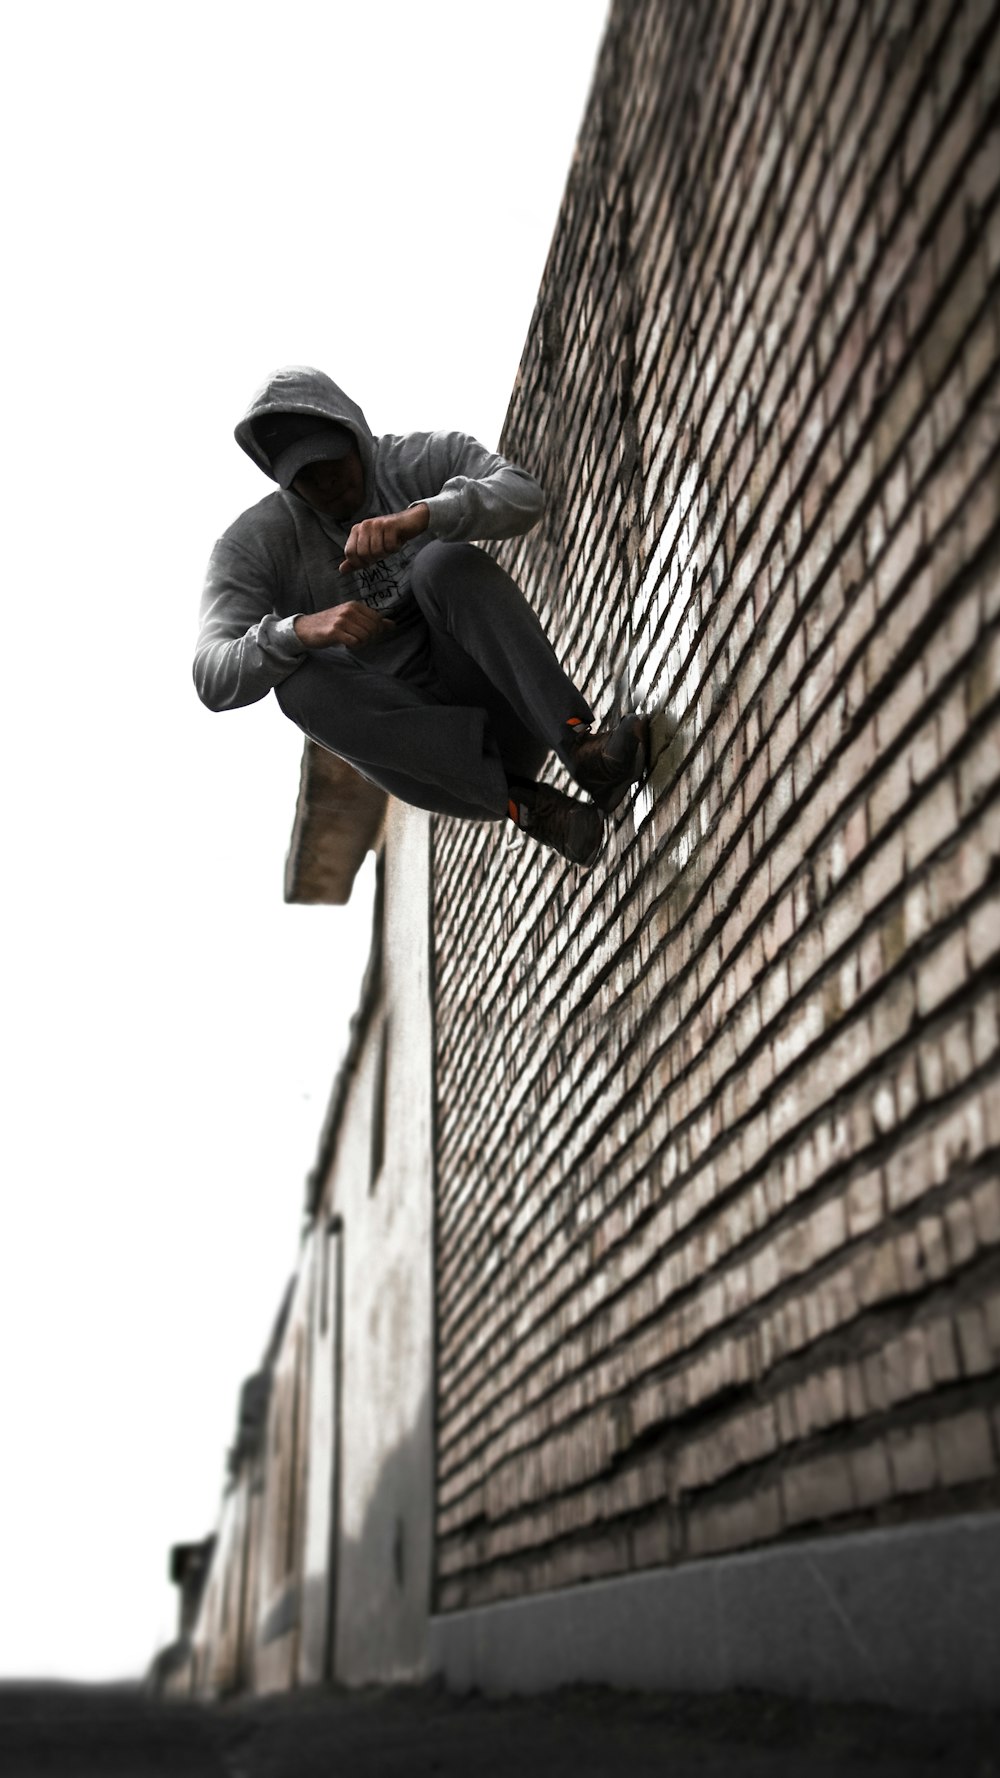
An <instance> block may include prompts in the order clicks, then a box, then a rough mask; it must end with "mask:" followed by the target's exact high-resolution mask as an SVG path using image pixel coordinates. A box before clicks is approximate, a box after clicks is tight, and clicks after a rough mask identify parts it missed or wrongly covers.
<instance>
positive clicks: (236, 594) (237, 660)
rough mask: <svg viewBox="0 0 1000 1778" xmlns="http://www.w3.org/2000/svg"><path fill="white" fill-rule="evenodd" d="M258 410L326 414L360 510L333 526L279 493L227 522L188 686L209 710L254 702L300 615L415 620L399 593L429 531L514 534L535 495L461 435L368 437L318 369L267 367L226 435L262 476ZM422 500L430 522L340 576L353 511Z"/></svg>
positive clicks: (356, 411) (284, 664)
mask: <svg viewBox="0 0 1000 1778" xmlns="http://www.w3.org/2000/svg"><path fill="white" fill-rule="evenodd" d="M269 413H283V414H285V413H296V414H315V415H316V417H317V419H322V420H336V421H337V422H338V423H339V424H340V425H341V426H346V427H348V428H349V429H350V431H351V432H352V433H353V434H354V437H355V439H356V440H357V445H358V450H359V451H360V453H361V461H362V463H363V465H364V471H365V497H364V503H363V505H362V507H361V509H360V510H359V511H358V512H356V513H355V514H353V515H352V518H351V520H350V522H349V523H347V524H346V525H341V524H338V523H337V521H336V520H335V519H332V518H329V517H327V516H326V514H320V513H318V512H316V511H315V509H314V508H313V507H311V506H309V505H308V504H307V503H306V501H304V500H300V499H299V497H298V495H297V494H293V493H291V492H288V493H285V492H281V491H279V492H278V493H275V494H268V495H267V496H266V498H265V499H263V500H261V501H259V502H258V504H257V505H256V506H251V507H250V509H249V510H248V511H247V512H244V513H242V514H241V515H240V517H239V518H238V519H237V520H236V523H235V524H233V525H230V527H229V530H228V531H226V533H225V534H224V536H223V537H221V538H220V539H219V542H218V543H217V544H216V546H215V549H214V550H213V552H212V559H211V562H210V563H209V569H208V579H207V582H206V586H205V592H204V595H203V598H202V606H201V633H200V635H199V639H198V647H197V650H196V653H195V660H194V680H195V685H196V686H197V688H198V695H199V697H200V698H201V700H202V702H203V703H205V704H207V705H208V707H209V709H211V710H232V709H236V708H237V707H238V706H239V705H241V704H253V703H256V702H257V700H258V698H262V697H264V696H265V695H266V693H267V692H269V691H270V690H271V688H272V687H273V686H275V685H278V684H280V682H281V681H282V680H283V679H286V678H287V677H288V675H289V673H292V672H294V671H295V668H296V667H298V666H300V665H301V663H302V661H303V660H304V659H305V656H306V652H307V651H306V650H305V649H304V648H303V646H302V644H301V642H300V641H299V639H298V637H297V636H296V634H295V631H294V628H293V621H294V619H295V618H296V617H297V616H298V615H299V613H300V612H310V611H323V610H326V609H327V608H328V607H329V606H331V605H339V604H342V603H343V602H344V601H345V600H348V599H364V600H365V602H366V603H367V604H369V605H372V606H373V607H374V608H375V609H377V610H378V611H380V612H382V613H384V614H385V615H387V616H390V617H392V618H393V619H394V620H395V621H396V622H397V623H400V622H402V623H404V624H405V623H407V622H416V621H418V618H419V614H418V613H417V612H416V607H415V604H414V601H413V598H412V595H411V593H410V592H409V574H410V568H411V566H412V562H413V558H414V556H415V555H416V554H417V552H418V551H419V550H420V549H422V548H423V547H424V545H425V544H426V543H428V542H429V541H430V540H431V539H432V538H436V537H437V538H443V539H444V540H445V541H447V542H456V543H458V542H471V541H475V540H483V539H486V538H491V537H516V536H519V535H520V534H521V533H522V532H524V531H530V529H531V527H532V525H534V524H536V523H537V521H538V519H539V517H540V516H541V512H542V507H543V504H544V497H543V495H542V491H541V489H540V488H539V486H538V483H537V482H535V481H534V480H533V479H532V477H531V476H530V475H528V474H527V472H526V471H525V470H523V469H518V468H516V466H515V465H514V464H512V463H508V462H506V461H505V459H504V458H503V457H500V456H497V455H496V453H495V452H493V451H488V450H486V448H485V446H483V445H481V444H479V443H477V441H476V440H475V439H474V438H469V437H468V435H467V434H466V433H464V432H409V433H406V434H404V435H402V436H395V435H393V434H391V433H390V434H386V435H385V436H384V437H382V438H375V437H373V435H372V432H371V429H370V427H369V426H368V422H367V421H366V419H365V416H364V414H363V413H362V412H361V409H360V408H359V407H358V406H357V404H356V403H355V402H353V401H351V400H350V399H349V398H348V397H347V396H346V395H345V394H344V393H343V391H342V390H340V389H338V387H337V385H336V383H334V382H332V381H331V379H330V378H329V377H327V376H324V375H323V373H322V371H318V370H310V369H308V368H307V367H306V366H302V365H293V366H291V367H290V368H289V369H286V370H280V371H277V372H276V374H275V375H274V376H273V377H271V378H270V380H269V381H268V382H267V383H265V385H264V387H263V389H261V390H260V391H259V393H258V394H257V395H256V396H255V397H254V399H253V401H252V402H251V404H250V406H249V408H248V409H247V412H246V414H245V415H244V417H243V419H242V420H241V421H240V423H239V425H238V426H237V428H236V440H237V443H238V444H240V445H241V446H242V448H243V449H244V450H245V451H246V453H247V455H248V456H249V457H252V458H253V460H254V462H255V463H256V464H257V465H258V467H259V468H260V469H263V471H264V473H265V474H266V475H270V473H271V469H270V464H269V462H268V460H267V458H266V456H265V455H264V453H263V452H262V451H261V449H260V446H259V445H258V443H257V440H256V438H255V437H254V433H253V430H252V424H253V421H254V420H255V419H257V418H259V417H260V416H262V415H264V414H269ZM418 501H425V502H426V504H427V507H428V510H429V512H430V524H429V526H428V528H427V530H426V531H425V532H424V533H423V535H422V536H421V537H418V538H416V539H415V540H414V541H413V542H411V543H407V544H405V545H404V547H403V548H402V549H401V550H400V551H399V552H398V553H397V554H396V555H394V556H389V557H387V558H386V560H385V561H384V562H377V563H374V564H373V565H372V566H371V567H370V568H367V569H361V570H358V571H357V572H356V573H354V574H350V575H347V574H340V573H339V572H338V567H339V564H340V562H341V561H342V560H343V555H344V545H345V543H346V541H347V536H348V533H349V531H350V529H351V525H352V524H353V523H355V522H356V521H357V520H359V519H364V518H375V517H378V516H379V515H380V514H383V513H392V512H401V511H402V510H403V509H404V508H406V507H408V506H413V505H415V504H416V503H417V502H418Z"/></svg>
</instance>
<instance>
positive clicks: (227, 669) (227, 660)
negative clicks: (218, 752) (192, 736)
mask: <svg viewBox="0 0 1000 1778" xmlns="http://www.w3.org/2000/svg"><path fill="white" fill-rule="evenodd" d="M294 622H295V619H294V617H280V618H279V617H278V616H277V615H276V614H275V610H274V597H273V592H272V590H271V585H270V579H269V576H268V573H267V568H266V564H264V563H262V562H260V561H258V560H257V559H256V558H255V557H253V556H251V555H250V554H249V553H248V552H247V551H246V550H244V549H241V548H240V546H239V545H238V544H236V543H233V542H232V541H231V540H230V539H229V538H227V537H223V538H222V540H221V541H220V542H219V543H217V544H216V546H215V549H214V550H213V552H212V559H211V561H210V563H209V565H208V578H207V580H206V583H205V591H204V594H203V595H202V602H201V632H200V635H199V637H198V646H197V649H196V650H195V657H194V682H195V685H196V687H197V690H198V696H199V697H200V699H201V701H202V703H203V704H207V705H208V708H209V709H210V710H236V709H238V708H239V707H240V705H242V704H256V703H257V702H258V700H259V699H260V698H263V697H266V695H267V693H268V692H269V691H270V690H271V689H272V687H273V686H275V685H280V683H281V681H282V680H283V679H287V678H288V675H289V673H293V672H294V671H295V668H296V667H298V666H300V665H301V663H302V661H303V660H304V659H305V656H306V652H307V650H306V649H305V647H304V646H303V644H302V643H301V642H300V641H299V639H298V637H297V636H296V634H295V630H294V627H293V626H294Z"/></svg>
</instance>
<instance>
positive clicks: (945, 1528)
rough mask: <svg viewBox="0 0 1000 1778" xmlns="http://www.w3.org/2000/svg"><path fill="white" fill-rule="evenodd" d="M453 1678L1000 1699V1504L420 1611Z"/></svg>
mask: <svg viewBox="0 0 1000 1778" xmlns="http://www.w3.org/2000/svg"><path fill="white" fill-rule="evenodd" d="M430 1664H431V1668H432V1670H433V1671H434V1672H435V1673H439V1674H440V1675H441V1676H442V1677H443V1679H444V1680H445V1682H446V1683H447V1684H448V1685H449V1686H450V1687H451V1688H452V1689H453V1690H456V1691H469V1690H472V1689H476V1690H480V1691H483V1692H487V1693H508V1692H537V1691H544V1690H548V1689H550V1688H552V1687H554V1686H559V1685H570V1684H573V1683H575V1682H577V1681H584V1682H589V1683H592V1684H604V1685H613V1686H619V1687H622V1688H627V1689H632V1690H642V1691H678V1692H683V1691H689V1692H705V1691H723V1690H729V1689H734V1688H735V1689H742V1690H749V1689H752V1690H760V1691H770V1692H781V1693H785V1694H790V1695H792V1696H798V1697H809V1698H827V1699H852V1700H859V1701H860V1700H864V1701H867V1702H871V1703H878V1704H892V1705H895V1706H897V1707H900V1708H905V1709H911V1710H913V1709H916V1710H928V1711H935V1710H945V1709H960V1708H964V1707H971V1706H978V1707H984V1706H985V1707H993V1708H996V1707H997V1706H998V1705H1000V1513H983V1514H975V1515H972V1514H970V1515H966V1516H963V1517H961V1518H955V1519H950V1520H949V1519H944V1520H935V1521H932V1522H928V1523H926V1524H923V1525H916V1526H905V1527H897V1528H893V1529H892V1530H877V1531H865V1532H857V1533H854V1534H852V1535H850V1536H845V1537H831V1538H822V1539H820V1538H817V1539H813V1540H810V1541H808V1542H801V1543H794V1544H784V1545H781V1546H779V1547H776V1548H773V1549H768V1550H755V1551H751V1552H747V1553H744V1554H740V1555H735V1556H726V1557H718V1558H716V1559H714V1560H711V1561H701V1562H690V1563H688V1564H686V1565H685V1566H684V1567H681V1568H660V1569H652V1570H647V1571H645V1572H644V1573H642V1574H635V1575H626V1576H622V1577H621V1578H620V1579H615V1580H607V1581H596V1582H591V1583H590V1584H588V1585H584V1586H580V1587H573V1588H567V1589H566V1590H565V1591H564V1592H558V1593H537V1594H534V1595H532V1596H531V1597H529V1598H525V1599H521V1600H514V1601H508V1602H504V1603H503V1604H500V1605H493V1606H485V1607H483V1608H481V1609H478V1610H474V1611H460V1612H454V1613H450V1614H448V1615H447V1616H442V1617H436V1618H432V1620H431V1625H430Z"/></svg>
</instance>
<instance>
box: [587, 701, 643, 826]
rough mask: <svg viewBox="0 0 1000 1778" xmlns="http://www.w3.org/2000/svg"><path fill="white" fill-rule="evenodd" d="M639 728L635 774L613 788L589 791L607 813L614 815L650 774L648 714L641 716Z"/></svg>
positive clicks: (634, 760)
mask: <svg viewBox="0 0 1000 1778" xmlns="http://www.w3.org/2000/svg"><path fill="white" fill-rule="evenodd" d="M637 730H638V732H637V734H636V737H635V740H636V753H635V756H634V758H633V761H632V764H633V766H635V767H636V768H637V769H636V772H635V776H634V777H632V778H627V779H626V780H625V782H624V784H617V785H615V787H614V789H613V790H605V791H603V792H601V793H597V792H595V791H590V792H589V795H590V798H591V801H592V802H594V803H596V804H597V807H598V808H599V809H600V810H602V812H603V813H604V814H605V815H613V814H614V812H615V810H616V809H617V808H618V807H619V806H620V805H621V804H622V803H623V802H624V801H625V798H626V797H627V796H632V795H634V794H635V792H636V791H637V790H638V789H639V788H640V786H641V785H642V784H644V783H645V781H646V778H647V777H648V775H649V717H648V716H640V718H639V720H638V724H637Z"/></svg>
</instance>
